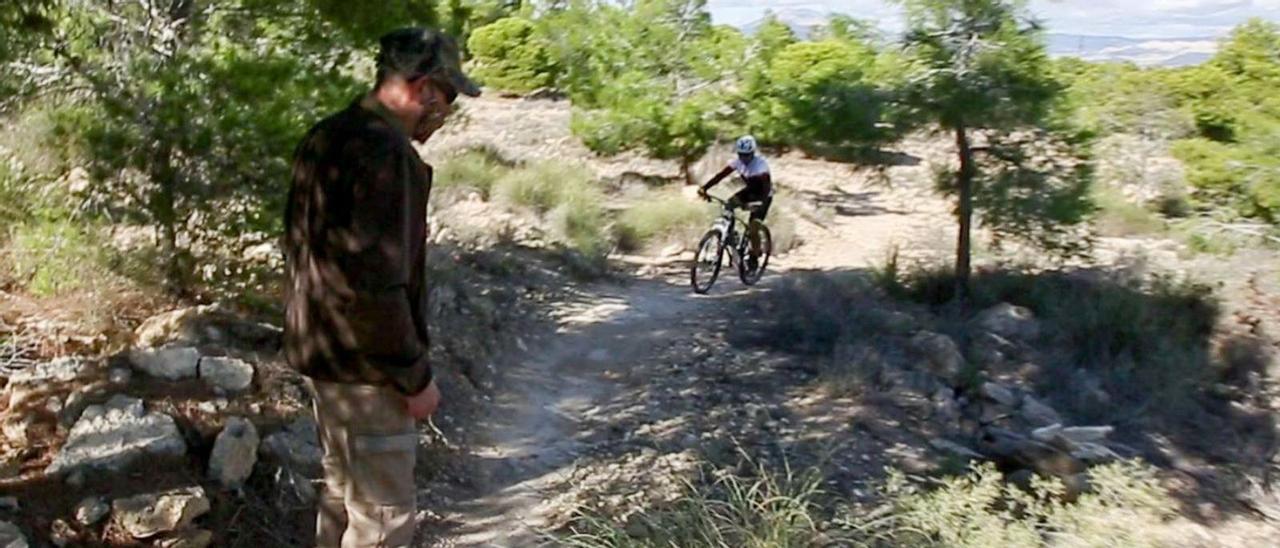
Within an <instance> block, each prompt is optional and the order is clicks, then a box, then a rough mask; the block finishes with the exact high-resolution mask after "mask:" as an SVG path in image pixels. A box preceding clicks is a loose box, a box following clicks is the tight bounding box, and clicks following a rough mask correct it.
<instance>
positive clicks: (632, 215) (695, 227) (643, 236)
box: [614, 192, 715, 251]
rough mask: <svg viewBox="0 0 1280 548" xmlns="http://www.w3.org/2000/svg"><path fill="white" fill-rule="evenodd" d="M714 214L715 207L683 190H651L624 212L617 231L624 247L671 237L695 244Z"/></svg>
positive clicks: (632, 247)
mask: <svg viewBox="0 0 1280 548" xmlns="http://www.w3.org/2000/svg"><path fill="white" fill-rule="evenodd" d="M714 215H715V209H714V208H713V207H711V206H709V205H707V204H704V203H702V202H699V201H695V200H692V199H690V198H688V197H686V196H684V195H682V194H679V193H673V192H665V193H647V194H646V195H644V196H642V197H641V198H639V200H638V201H637V203H635V204H634V205H632V206H631V207H629V208H627V210H626V211H623V212H622V215H620V216H619V217H618V222H617V224H616V225H615V226H614V231H615V233H616V234H617V238H618V247H619V248H621V249H623V250H624V251H637V250H639V249H641V248H643V247H644V246H646V245H650V244H653V243H655V242H663V241H670V240H675V241H679V242H688V243H689V245H690V246H693V245H696V241H694V240H696V239H697V238H698V237H699V236H701V235H702V231H703V230H705V229H706V228H707V226H708V224H709V223H710V219H711V218H712V216H714Z"/></svg>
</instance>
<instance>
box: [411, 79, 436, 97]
mask: <svg viewBox="0 0 1280 548" xmlns="http://www.w3.org/2000/svg"><path fill="white" fill-rule="evenodd" d="M430 83H431V78H428V77H426V76H419V77H417V78H414V79H412V80H409V91H412V92H413V96H414V97H415V98H416V99H418V100H419V101H421V100H422V94H423V93H426V88H427V85H428V84H430Z"/></svg>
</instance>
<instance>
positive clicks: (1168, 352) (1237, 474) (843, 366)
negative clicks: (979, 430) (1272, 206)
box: [730, 270, 1277, 523]
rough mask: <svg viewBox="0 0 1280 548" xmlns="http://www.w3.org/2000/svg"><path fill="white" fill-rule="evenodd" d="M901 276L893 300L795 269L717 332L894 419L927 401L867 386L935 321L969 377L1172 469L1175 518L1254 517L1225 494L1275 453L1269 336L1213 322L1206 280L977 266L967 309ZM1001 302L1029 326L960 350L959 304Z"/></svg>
mask: <svg viewBox="0 0 1280 548" xmlns="http://www.w3.org/2000/svg"><path fill="white" fill-rule="evenodd" d="M909 285H910V286H909V287H903V286H897V287H896V288H891V293H897V294H896V295H895V296H896V297H897V298H894V297H891V296H890V295H888V294H886V293H885V292H884V291H883V290H882V289H881V287H882V285H881V284H880V283H878V282H877V280H876V277H875V276H873V275H871V274H870V273H868V272H864V271H838V272H825V273H811V274H801V275H798V276H796V277H795V278H794V279H792V280H788V282H787V284H785V285H784V286H782V287H778V288H775V290H774V291H773V292H772V293H771V294H768V295H762V296H760V297H759V298H758V299H755V300H754V302H748V303H744V305H745V306H746V307H747V309H748V310H753V311H754V312H752V313H742V314H735V315H734V317H735V318H740V319H741V318H755V319H754V320H745V321H740V322H738V323H739V325H736V326H735V327H734V328H733V329H732V333H731V336H730V340H731V341H733V342H734V343H735V346H736V347H743V348H760V349H764V350H767V351H768V352H771V353H781V354H788V355H791V356H792V359H793V360H795V361H796V362H797V363H800V364H805V367H811V368H814V369H816V371H815V379H816V382H815V384H818V385H824V386H827V387H836V388H837V389H840V388H841V387H842V386H843V387H844V388H843V389H844V390H845V391H846V392H847V393H849V394H853V395H857V396H859V397H858V398H857V401H858V402H859V403H858V405H861V406H869V407H871V408H874V409H876V411H875V413H876V414H885V416H889V417H895V415H894V414H893V413H894V412H895V411H896V413H897V415H896V416H897V417H900V416H901V415H902V413H903V412H904V411H905V412H906V413H907V414H908V415H910V414H911V413H912V412H914V409H915V407H916V406H917V405H918V406H919V407H923V408H926V409H927V407H928V399H929V394H928V392H927V391H926V392H922V393H920V394H917V396H918V397H917V398H912V397H910V396H908V395H905V394H902V393H901V392H902V391H901V390H897V389H891V390H889V391H888V392H887V393H877V390H876V388H875V384H876V383H878V382H880V381H882V380H883V378H884V372H885V370H886V369H893V370H908V371H910V370H918V369H920V368H921V367H920V365H919V364H920V363H921V362H922V359H923V357H922V356H921V355H919V354H916V353H914V352H912V351H911V348H912V346H913V345H912V343H911V341H910V335H911V333H912V332H914V331H916V330H918V329H929V330H933V331H937V332H941V333H946V334H948V335H950V336H951V337H952V338H953V339H954V340H956V342H957V343H958V344H959V345H960V348H961V349H963V350H965V351H967V353H968V355H969V357H970V363H971V364H972V365H974V366H976V369H975V371H974V372H975V373H977V374H978V376H977V377H975V379H981V378H990V379H999V380H1000V381H1001V382H1006V383H1011V384H1012V385H1014V386H1024V387H1027V388H1028V389H1031V390H1032V391H1033V392H1034V393H1036V394H1037V395H1038V396H1039V397H1041V398H1042V399H1044V400H1045V401H1047V402H1049V403H1050V404H1051V405H1053V406H1054V407H1056V408H1057V409H1058V410H1059V411H1060V412H1061V413H1062V414H1063V416H1064V418H1065V419H1067V422H1069V423H1072V425H1096V424H1106V425H1112V426H1115V427H1116V434H1115V435H1114V436H1113V440H1114V441H1116V442H1119V443H1118V444H1116V445H1115V448H1116V449H1118V450H1119V452H1120V453H1122V454H1126V453H1127V456H1137V457H1141V458H1143V459H1144V460H1147V461H1149V462H1151V463H1153V464H1155V465H1157V466H1158V467H1160V468H1162V469H1163V470H1165V472H1166V474H1167V476H1169V477H1171V478H1174V479H1175V480H1178V479H1180V480H1182V481H1174V482H1172V483H1173V484H1175V485H1179V486H1180V488H1177V489H1174V490H1173V492H1172V494H1173V495H1174V496H1175V497H1177V498H1178V500H1179V501H1180V502H1181V508H1182V512H1183V514H1184V515H1186V516H1187V517H1190V518H1192V519H1195V520H1198V521H1201V522H1205V523H1208V522H1216V521H1219V520H1225V519H1227V518H1228V517H1229V516H1233V515H1242V514H1243V515H1255V514H1254V512H1255V511H1256V510H1255V509H1253V508H1250V506H1249V504H1247V503H1241V501H1242V500H1248V499H1250V498H1251V497H1255V496H1256V493H1254V492H1252V491H1250V489H1251V481H1250V480H1255V481H1256V480H1258V479H1259V478H1266V477H1269V475H1270V470H1271V468H1272V466H1273V464H1272V460H1273V458H1274V456H1275V453H1276V448H1277V437H1276V433H1275V428H1276V426H1277V425H1276V421H1275V416H1274V414H1273V413H1272V412H1271V410H1270V409H1269V406H1268V405H1267V403H1266V401H1267V399H1266V397H1265V391H1266V389H1267V387H1268V386H1269V385H1270V384H1271V383H1272V382H1274V381H1273V380H1272V379H1271V378H1270V374H1269V371H1268V367H1267V364H1270V363H1273V359H1274V356H1273V354H1272V352H1273V350H1272V348H1273V346H1272V345H1273V343H1271V342H1269V341H1264V340H1261V339H1259V338H1258V337H1257V336H1256V335H1252V334H1249V335H1238V334H1223V333H1222V332H1221V330H1220V329H1216V328H1218V327H1220V326H1221V322H1220V318H1219V309H1218V307H1217V305H1216V304H1215V302H1214V300H1213V298H1212V296H1211V294H1210V293H1209V292H1208V290H1207V289H1206V288H1204V287H1201V286H1196V285H1195V284H1188V283H1182V282H1174V281H1171V280H1160V279H1157V280H1156V281H1154V282H1148V283H1140V282H1137V281H1134V280H1131V279H1126V278H1123V277H1120V276H1118V275H1114V274H1113V273H1110V272H1101V271H1097V270H1093V271H1076V272H1042V273H1021V272H1008V271H985V272H980V273H979V274H978V275H977V276H976V277H975V279H974V281H973V287H974V288H975V289H974V294H975V296H974V300H973V303H972V304H971V306H970V307H968V308H966V309H957V308H954V307H953V306H952V305H950V304H948V303H949V302H950V300H951V299H950V294H949V291H950V289H949V288H950V278H949V277H946V276H940V277H935V278H931V279H921V280H915V281H914V282H913V283H912V284H909ZM1001 302H1008V303H1012V304H1015V305H1019V306H1026V307H1028V308H1030V309H1032V310H1033V311H1034V312H1035V313H1036V316H1037V317H1038V318H1039V320H1040V322H1041V325H1042V327H1043V329H1042V331H1041V334H1040V335H1039V337H1038V338H1035V339H1032V340H1027V341H1022V342H1020V343H1019V344H1018V347H1019V348H1017V349H1010V350H1009V351H1008V355H1007V356H1004V357H1003V359H1001V360H996V361H991V358H989V357H979V356H976V355H975V354H979V353H977V352H975V350H976V349H977V348H978V346H980V343H979V342H978V341H979V339H981V338H983V337H985V336H986V335H984V330H983V329H981V328H979V327H978V326H977V324H976V322H975V321H974V317H975V315H976V314H977V313H978V312H979V311H981V310H983V309H984V308H985V307H987V306H991V305H994V304H998V303H1001ZM901 314H910V315H911V316H912V317H914V324H915V325H914V326H913V327H912V328H911V329H909V330H903V326H902V325H901V322H900V320H901V317H900V315H901ZM904 349H905V351H904ZM825 367H831V368H834V374H833V370H831V369H824V368H825ZM971 382H974V383H976V382H978V381H976V380H974V381H971ZM907 384H908V385H909V384H910V383H907ZM849 385H852V387H850V386H849ZM969 395H970V396H971V397H975V398H976V397H977V395H976V394H969ZM920 398H923V401H922V402H921V401H919V399H920ZM913 400H916V401H913ZM885 404H887V405H885ZM919 414H921V415H926V416H927V415H928V413H927V411H922V412H920V413H919ZM894 420H895V421H896V422H898V423H899V424H901V425H903V426H904V427H907V428H908V429H918V428H920V427H921V426H932V427H933V431H932V432H924V431H919V432H917V434H918V435H917V436H916V439H917V440H924V439H928V438H929V437H931V436H934V435H937V434H938V433H939V432H940V431H941V433H943V434H947V432H946V430H947V429H946V428H938V425H937V424H931V422H936V421H930V420H921V421H911V420H906V421H903V420H898V418H895V419H894ZM950 434H951V435H952V436H955V435H961V436H963V435H964V433H963V432H954V431H953V432H950ZM1205 502H1209V503H1211V504H1210V505H1209V506H1205V505H1204V504H1203V503H1205Z"/></svg>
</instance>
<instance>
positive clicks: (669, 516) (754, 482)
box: [563, 469, 821, 548]
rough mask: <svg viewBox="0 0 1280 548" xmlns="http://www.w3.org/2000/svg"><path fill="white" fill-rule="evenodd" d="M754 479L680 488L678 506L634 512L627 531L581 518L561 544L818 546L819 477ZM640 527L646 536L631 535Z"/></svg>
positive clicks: (588, 547)
mask: <svg viewBox="0 0 1280 548" xmlns="http://www.w3.org/2000/svg"><path fill="white" fill-rule="evenodd" d="M757 472H758V475H757V477H755V478H743V477H739V476H736V475H728V474H726V475H720V476H719V477H718V478H716V479H715V480H714V481H712V482H711V483H710V485H706V486H695V485H693V484H687V485H686V493H685V496H684V497H681V499H680V501H679V502H676V503H674V504H673V505H671V506H670V507H667V508H657V509H654V510H652V511H650V512H647V513H642V514H637V515H634V516H632V517H631V518H630V520H629V521H630V522H632V523H636V524H639V525H632V526H630V527H626V526H623V525H621V524H618V523H615V522H614V521H612V520H610V519H609V518H607V517H601V516H586V517H582V518H580V519H578V520H577V521H576V522H575V523H574V524H572V525H571V526H570V530H571V534H570V535H568V537H567V538H565V539H563V542H564V545H566V546H571V547H574V548H606V547H637V548H638V547H655V548H657V547H663V548H665V547H670V546H680V547H682V548H685V547H687V548H700V547H707V548H727V547H734V548H738V547H742V548H788V547H797V548H799V547H804V546H814V545H816V543H818V542H819V538H820V535H819V532H818V528H817V522H818V520H817V516H816V513H817V511H818V505H817V499H818V497H819V496H820V495H821V491H820V487H819V486H820V485H821V484H820V480H821V478H820V476H819V475H818V474H817V473H815V472H814V471H809V472H807V473H803V474H796V473H792V471H791V470H786V471H784V472H782V473H772V472H769V471H766V470H764V469H760V470H758V471H757ZM640 527H643V529H644V531H645V533H646V534H643V535H635V534H633V533H635V532H637V531H636V529H638V528H640Z"/></svg>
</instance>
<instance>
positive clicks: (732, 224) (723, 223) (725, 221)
mask: <svg viewBox="0 0 1280 548" xmlns="http://www.w3.org/2000/svg"><path fill="white" fill-rule="evenodd" d="M707 197H708V198H710V199H712V200H713V201H715V202H718V203H719V204H720V207H721V211H720V217H719V218H718V219H716V222H715V223H713V224H712V225H711V228H712V229H714V230H718V231H720V234H721V235H723V236H724V237H723V238H722V239H721V240H720V241H721V243H722V245H724V247H725V248H727V249H729V251H730V253H731V254H732V255H733V256H734V259H736V260H740V259H741V257H740V254H739V252H738V249H737V248H738V246H740V245H742V243H743V241H734V242H733V243H732V244H731V243H730V240H732V239H733V236H734V235H737V234H742V235H744V236H745V234H746V233H747V228H748V225H747V221H744V220H742V218H741V217H739V216H738V210H737V209H734V208H730V207H729V202H728V201H727V200H722V199H720V198H718V197H715V196H711V195H708V196H707ZM744 209H745V208H744ZM738 225H741V226H742V230H741V231H738V230H737V227H738Z"/></svg>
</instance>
